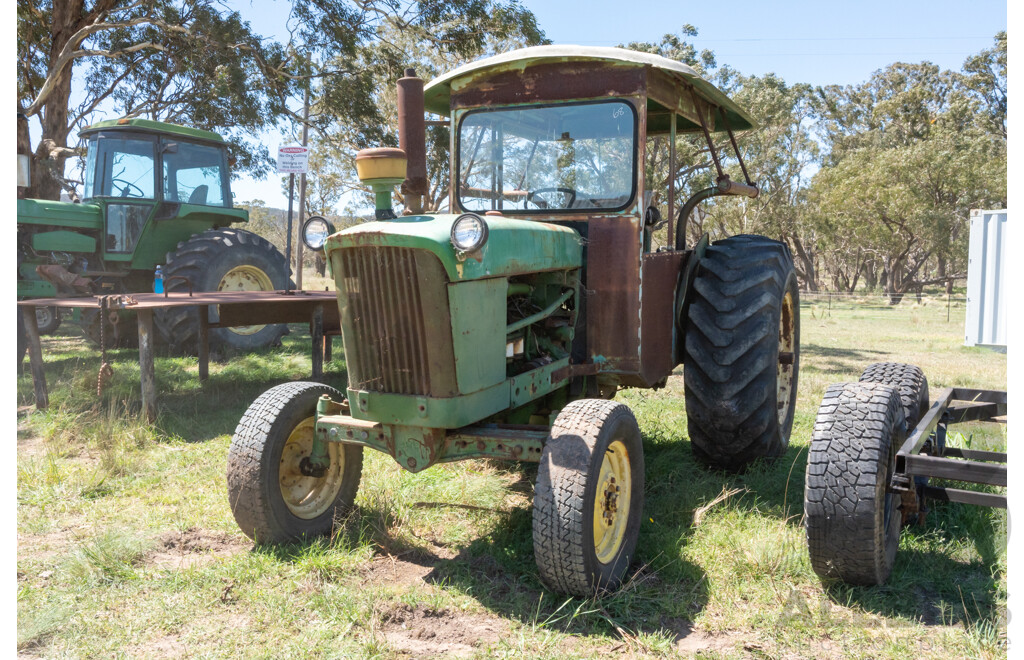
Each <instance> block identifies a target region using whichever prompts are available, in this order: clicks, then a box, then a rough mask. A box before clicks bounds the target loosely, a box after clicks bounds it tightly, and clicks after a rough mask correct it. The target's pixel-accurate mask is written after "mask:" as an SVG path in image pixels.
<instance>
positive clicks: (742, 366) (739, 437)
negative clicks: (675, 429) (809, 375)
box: [683, 235, 800, 470]
mask: <svg viewBox="0 0 1024 660" xmlns="http://www.w3.org/2000/svg"><path fill="white" fill-rule="evenodd" d="M799 372H800V299H799V291H798V289H797V280H796V273H795V271H794V269H793V259H792V257H791V256H790V253H789V248H787V247H786V246H785V245H784V244H783V243H780V242H778V241H773V240H771V239H768V238H765V237H763V236H747V235H744V236H733V237H731V238H726V239H724V240H721V241H716V242H715V243H713V244H712V245H709V246H708V248H707V251H706V252H705V255H704V258H703V259H701V261H700V264H699V265H698V266H697V275H696V278H695V281H694V287H693V294H692V300H691V302H690V305H689V312H688V319H687V324H686V354H685V357H684V369H683V382H684V386H685V391H686V417H687V428H688V430H689V436H690V445H691V447H692V449H693V453H694V455H695V456H696V457H697V459H698V460H700V461H701V462H703V463H706V464H709V465H712V466H714V467H718V468H723V469H727V470H741V469H743V468H744V467H745V466H747V465H748V464H749V463H750V462H752V461H754V460H756V459H758V458H775V457H778V456H780V455H782V454H783V453H784V452H785V451H786V448H787V447H788V445H789V435H790V432H791V431H792V428H793V414H794V412H795V410H796V388H797V377H798V375H799Z"/></svg>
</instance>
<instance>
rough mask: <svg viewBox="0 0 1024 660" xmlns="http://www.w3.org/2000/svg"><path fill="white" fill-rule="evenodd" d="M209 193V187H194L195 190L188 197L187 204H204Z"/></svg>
mask: <svg viewBox="0 0 1024 660" xmlns="http://www.w3.org/2000/svg"><path fill="white" fill-rule="evenodd" d="M209 192H210V186H208V185H206V184H203V185H201V186H196V189H195V190H193V191H192V194H191V195H189V197H188V203H189V204H206V195H207V193H209Z"/></svg>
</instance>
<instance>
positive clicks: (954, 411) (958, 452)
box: [890, 387, 1007, 523]
mask: <svg viewBox="0 0 1024 660" xmlns="http://www.w3.org/2000/svg"><path fill="white" fill-rule="evenodd" d="M999 418H1001V419H999ZM973 421H980V422H996V423H1006V392H1001V391H997V390H975V389H967V388H961V387H950V388H947V389H944V390H942V391H941V392H939V394H938V396H937V397H936V398H935V400H934V401H933V402H932V404H931V407H930V408H929V409H928V412H926V413H925V414H924V416H923V417H922V418H921V421H920V422H918V424H917V426H915V427H914V428H913V429H912V430H911V431H910V432H909V434H908V435H907V439H906V441H905V442H904V443H903V446H902V447H900V449H899V451H898V452H897V454H896V464H895V466H894V468H893V476H892V481H891V482H890V488H891V490H893V491H895V492H897V493H899V494H900V495H901V496H902V499H903V502H902V511H903V516H904V520H906V518H907V516H910V515H912V514H915V513H916V514H918V523H923V522H924V517H925V516H926V515H927V513H928V511H929V509H928V507H927V506H926V502H927V500H928V499H929V498H931V499H934V500H940V501H945V502H963V503H965V504H977V505H979V506H990V507H1001V508H1004V509H1005V508H1006V495H1005V494H1002V495H999V494H995V493H982V492H978V491H973V490H965V489H961V488H947V487H943V486H931V485H929V484H928V483H927V480H928V477H935V478H938V479H950V480H954V481H963V482H968V483H975V484H986V485H990V486H1004V487H1005V486H1006V481H1007V479H1006V475H1007V460H1006V453H1005V452H995V451H979V450H975V449H961V448H958V447H947V446H946V432H947V429H948V427H949V425H950V424H959V423H962V422H973Z"/></svg>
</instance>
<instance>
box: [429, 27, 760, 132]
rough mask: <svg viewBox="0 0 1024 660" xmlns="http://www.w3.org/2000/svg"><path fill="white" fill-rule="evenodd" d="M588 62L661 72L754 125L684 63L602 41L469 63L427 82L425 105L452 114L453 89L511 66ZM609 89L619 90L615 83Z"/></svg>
mask: <svg viewBox="0 0 1024 660" xmlns="http://www.w3.org/2000/svg"><path fill="white" fill-rule="evenodd" d="M583 62H591V63H594V62H598V63H604V64H607V65H608V67H609V71H611V70H613V69H621V68H634V69H637V68H647V69H650V70H655V71H658V72H660V73H661V74H663V75H664V76H665V77H667V78H668V79H669V80H671V81H672V82H675V83H683V85H682V86H680V89H681V90H682V89H684V88H685V86H692V89H693V92H694V93H696V95H697V96H699V97H700V99H701V101H702V102H703V103H708V104H710V105H711V106H716V107H718V108H721V109H722V110H724V111H725V116H726V120H727V123H728V126H729V127H730V128H731V129H732V130H736V131H740V130H747V129H751V128H754V126H755V123H754V121H753V119H751V117H750V115H748V114H747V112H746V111H745V110H743V109H742V108H740V107H739V106H738V105H736V104H735V103H734V102H733V101H732V100H730V99H729V97H728V96H726V95H725V94H724V93H723V92H722V91H721V90H719V89H718V88H717V87H715V86H714V85H712V84H711V83H709V82H708V81H706V80H704V79H703V78H701V77H700V76H699V75H697V72H696V71H694V70H693V69H692V68H690V67H689V66H687V65H685V64H683V63H682V62H677V61H675V60H670V59H668V58H666V57H661V56H660V55H653V54H651V53H641V52H637V51H633V50H626V49H624V48H608V47H597V46H571V45H554V46H533V47H531V48H522V49H519V50H514V51H510V52H508V53H502V54H501V55H495V56H494V57H488V58H485V59H482V60H478V61H476V62H471V63H469V64H465V65H463V66H460V67H459V68H457V69H455V70H454V71H450V72H449V73H446V74H444V75H442V76H439V77H437V78H435V79H434V80H431V81H430V82H429V83H428V84H427V85H426V86H425V87H424V102H425V103H424V104H425V107H426V109H427V110H428V111H429V112H433V113H435V114H438V115H442V116H448V115H449V114H450V112H451V110H450V107H451V96H452V91H453V88H454V89H455V90H458V89H461V88H464V87H466V86H468V85H470V84H472V82H473V81H475V80H479V79H483V78H488V77H491V76H493V75H495V74H500V73H505V72H510V71H519V72H523V71H525V70H526V69H527V68H529V67H533V66H539V65H551V64H556V65H557V64H560V63H564V64H569V63H576V64H578V63H583ZM570 66H571V65H570ZM608 92H609V93H614V91H613V89H611V88H609V90H608ZM680 116H682V113H680ZM662 128H664V127H662ZM679 130H680V131H686V130H700V127H699V126H698V125H696V124H692V123H691V122H688V121H686V120H685V119H684V121H683V122H681V123H680V126H679ZM711 130H712V131H716V130H725V126H722V125H720V124H718V123H717V122H715V123H714V127H713V128H711Z"/></svg>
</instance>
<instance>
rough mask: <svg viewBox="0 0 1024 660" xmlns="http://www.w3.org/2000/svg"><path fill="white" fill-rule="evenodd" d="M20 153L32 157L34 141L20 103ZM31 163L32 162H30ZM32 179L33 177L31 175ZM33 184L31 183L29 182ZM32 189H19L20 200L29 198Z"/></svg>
mask: <svg viewBox="0 0 1024 660" xmlns="http://www.w3.org/2000/svg"><path fill="white" fill-rule="evenodd" d="M18 153H19V154H27V155H29V156H31V155H32V140H31V139H30V137H29V133H28V117H26V116H25V115H24V114H23V108H22V107H21V103H18ZM30 162H31V160H30ZM29 176H30V177H31V176H32V175H31V174H29ZM29 183H31V181H30V182H29ZM29 190H30V188H27V187H26V188H20V187H19V188H18V199H24V198H26V197H28V191H29Z"/></svg>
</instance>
